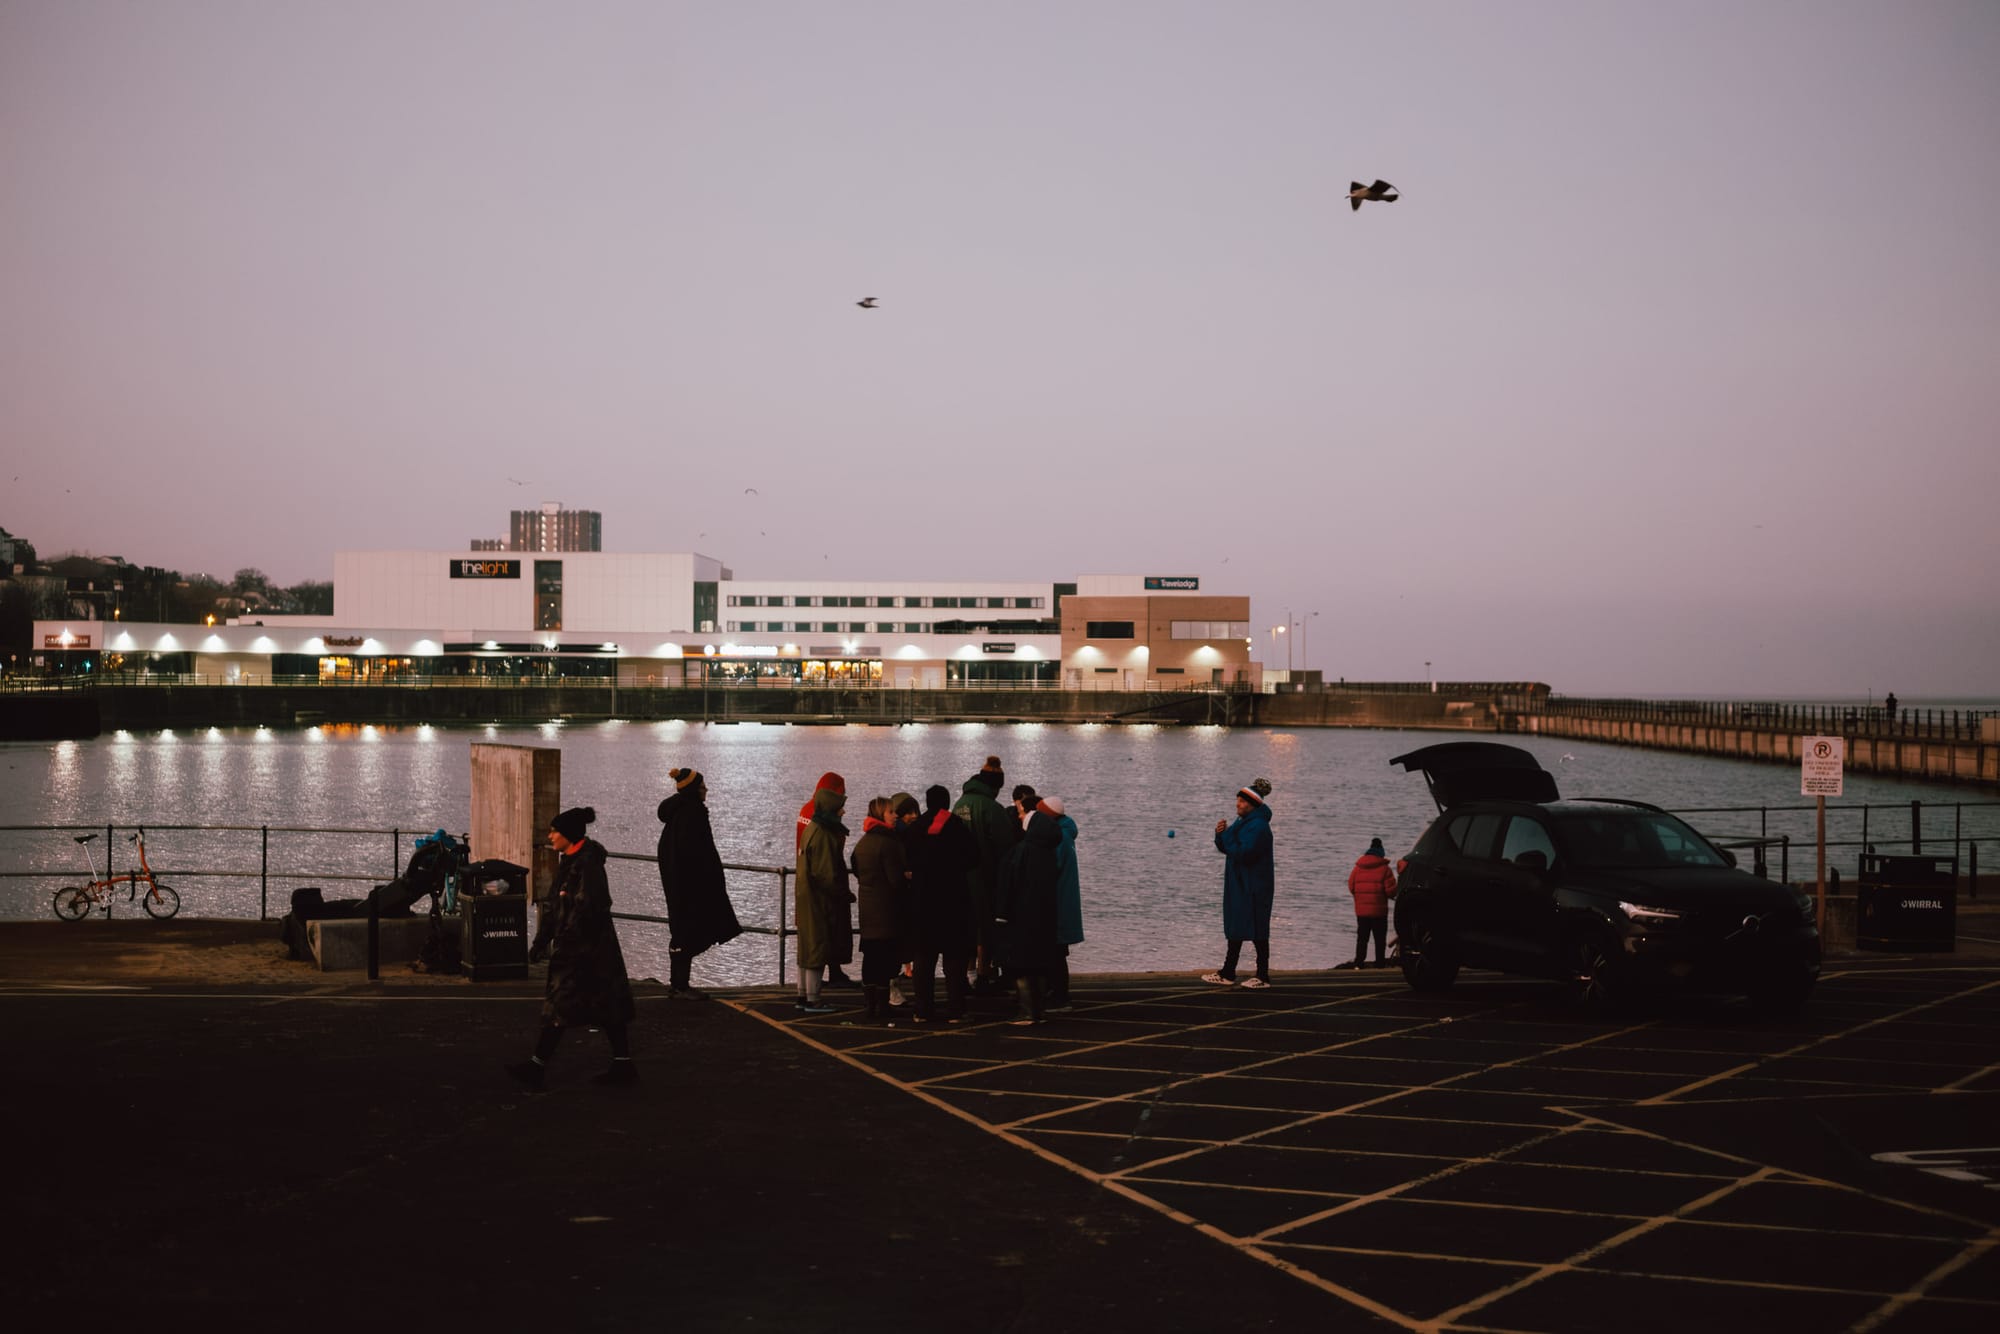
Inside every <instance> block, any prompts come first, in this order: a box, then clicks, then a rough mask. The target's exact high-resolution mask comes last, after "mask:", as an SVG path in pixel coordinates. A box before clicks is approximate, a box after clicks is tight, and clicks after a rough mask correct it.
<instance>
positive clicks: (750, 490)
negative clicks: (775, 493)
mask: <svg viewBox="0 0 2000 1334" xmlns="http://www.w3.org/2000/svg"><path fill="white" fill-rule="evenodd" d="M743 494H744V495H746V496H755V495H762V494H763V493H762V492H760V491H759V490H758V489H757V488H756V487H754V486H746V487H744V488H743Z"/></svg>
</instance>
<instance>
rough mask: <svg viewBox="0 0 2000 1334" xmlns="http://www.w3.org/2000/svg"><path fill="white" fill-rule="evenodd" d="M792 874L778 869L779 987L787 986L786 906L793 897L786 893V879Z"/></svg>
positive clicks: (786, 870) (782, 868)
mask: <svg viewBox="0 0 2000 1334" xmlns="http://www.w3.org/2000/svg"><path fill="white" fill-rule="evenodd" d="M790 874H791V872H790V871H789V870H788V869H787V868H785V867H783V866H780V867H779V868H778V985H779V986H781V987H782V986H783V985H785V920H786V919H785V906H786V901H787V900H788V899H790V898H791V895H789V894H787V893H785V877H786V876H787V875H790Z"/></svg>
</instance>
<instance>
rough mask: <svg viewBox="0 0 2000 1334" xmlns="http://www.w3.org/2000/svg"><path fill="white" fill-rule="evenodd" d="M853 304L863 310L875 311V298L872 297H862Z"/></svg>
mask: <svg viewBox="0 0 2000 1334" xmlns="http://www.w3.org/2000/svg"><path fill="white" fill-rule="evenodd" d="M854 304H855V305H857V306H859V307H861V308H862V309H863V310H873V309H875V298H874V297H872V296H864V297H862V298H861V299H860V300H859V301H857V302H855V303H854Z"/></svg>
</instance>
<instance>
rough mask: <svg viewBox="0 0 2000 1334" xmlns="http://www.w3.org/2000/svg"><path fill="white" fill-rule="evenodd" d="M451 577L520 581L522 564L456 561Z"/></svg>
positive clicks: (453, 564)
mask: <svg viewBox="0 0 2000 1334" xmlns="http://www.w3.org/2000/svg"><path fill="white" fill-rule="evenodd" d="M451 577H452V578H454V579H519V578H520V577H521V562H520V561H517V560H467V559H463V558H459V559H454V560H453V561H452V563H451Z"/></svg>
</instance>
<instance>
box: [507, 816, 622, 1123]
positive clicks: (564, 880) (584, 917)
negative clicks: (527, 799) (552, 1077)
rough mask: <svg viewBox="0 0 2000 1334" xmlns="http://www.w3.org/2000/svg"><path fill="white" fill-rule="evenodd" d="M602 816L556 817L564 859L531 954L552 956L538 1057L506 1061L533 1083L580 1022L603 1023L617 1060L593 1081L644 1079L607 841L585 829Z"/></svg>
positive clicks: (557, 844) (555, 834)
mask: <svg viewBox="0 0 2000 1334" xmlns="http://www.w3.org/2000/svg"><path fill="white" fill-rule="evenodd" d="M596 819H597V812H596V811H595V810H593V809H591V808H590V807H588V806H579V807H573V808H572V809H570V810H566V811H564V812H563V813H562V814H560V815H558V816H556V818H555V819H553V820H551V821H549V846H550V847H552V848H554V849H555V850H556V853H557V856H558V858H559V861H558V864H557V868H556V881H555V885H554V887H553V888H552V889H551V891H550V898H549V906H548V908H547V910H546V911H544V912H543V914H542V921H541V927H540V929H539V930H538V931H537V932H536V934H535V946H534V949H533V950H532V951H530V953H529V957H530V958H541V957H543V956H544V955H546V957H547V958H548V961H549V980H548V986H547V990H546V992H545V993H544V999H543V1001H542V1034H541V1037H540V1039H539V1040H537V1042H536V1043H535V1054H534V1055H533V1056H532V1057H530V1058H529V1059H528V1060H525V1061H521V1062H519V1063H517V1064H514V1065H510V1066H508V1067H507V1073H508V1074H510V1075H512V1076H513V1077H514V1078H515V1079H516V1080H518V1081H519V1082H520V1083H522V1084H525V1085H527V1086H528V1087H529V1088H537V1089H538V1088H540V1087H541V1086H542V1080H543V1077H544V1074H545V1070H546V1067H547V1065H548V1062H549V1058H550V1057H552V1056H554V1055H555V1052H556V1046H557V1044H558V1043H560V1042H561V1041H562V1038H563V1033H564V1032H565V1031H567V1030H569V1029H572V1028H576V1027H579V1026H584V1027H590V1028H601V1029H603V1030H604V1036H605V1037H607V1038H609V1039H610V1040H611V1067H610V1069H608V1070H606V1071H605V1072H604V1073H603V1074H601V1075H598V1076H597V1077H596V1078H595V1079H594V1080H593V1081H592V1082H594V1083H599V1084H636V1083H638V1082H639V1067H638V1066H636V1065H634V1064H633V1063H632V1051H631V1047H630V1045H629V1039H628V1038H627V1036H626V1032H625V1026H626V1025H627V1024H629V1023H631V1022H632V1020H633V1017H634V1016H635V1015H636V1014H637V1013H638V1011H637V1009H636V1007H634V1005H633V1004H632V983H631V982H630V981H629V980H628V979H627V978H626V976H625V954H624V951H623V950H621V949H619V947H618V924H617V923H616V922H614V921H613V920H612V919H611V884H610V881H609V880H608V879H607V878H606V877H605V874H604V845H603V844H601V843H599V842H597V841H596V840H595V839H591V838H586V837H585V836H584V828H585V826H587V825H589V824H590V823H591V822H592V821H594V820H596Z"/></svg>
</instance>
